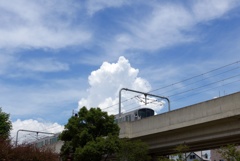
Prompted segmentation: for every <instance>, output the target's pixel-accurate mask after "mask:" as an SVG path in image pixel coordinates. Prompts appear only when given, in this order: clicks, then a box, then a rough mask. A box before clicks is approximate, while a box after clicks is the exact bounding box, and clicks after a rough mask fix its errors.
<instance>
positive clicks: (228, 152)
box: [218, 144, 240, 161]
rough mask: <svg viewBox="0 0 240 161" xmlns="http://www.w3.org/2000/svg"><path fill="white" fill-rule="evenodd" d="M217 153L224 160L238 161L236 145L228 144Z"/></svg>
mask: <svg viewBox="0 0 240 161" xmlns="http://www.w3.org/2000/svg"><path fill="white" fill-rule="evenodd" d="M218 153H220V154H221V156H222V157H223V158H224V159H226V160H229V161H230V160H231V161H240V151H239V150H237V148H236V145H234V144H229V145H227V146H225V147H221V148H220V149H219V150H218Z"/></svg>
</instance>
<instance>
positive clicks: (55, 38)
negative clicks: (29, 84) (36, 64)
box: [0, 0, 91, 49]
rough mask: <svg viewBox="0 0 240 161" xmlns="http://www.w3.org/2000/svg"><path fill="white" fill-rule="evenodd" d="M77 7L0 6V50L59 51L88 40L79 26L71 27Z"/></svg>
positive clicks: (26, 1)
mask: <svg viewBox="0 0 240 161" xmlns="http://www.w3.org/2000/svg"><path fill="white" fill-rule="evenodd" d="M79 10H80V6H79V4H78V3H77V4H75V3H73V2H70V1H63V0H60V1H58V0H51V1H48V0H39V1H31V0H20V1H19V0H13V1H11V2H10V1H1V2H0V15H1V16H0V24H1V25H0V35H1V37H0V46H1V48H17V47H20V48H31V47H34V48H54V49H56V48H62V47H66V46H71V45H79V44H82V43H84V42H86V41H88V40H89V39H90V38H91V33H90V32H89V31H87V30H86V29H84V26H83V25H81V24H75V25H73V22H74V21H75V17H76V15H77V14H76V12H77V11H79Z"/></svg>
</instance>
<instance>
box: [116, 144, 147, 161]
mask: <svg viewBox="0 0 240 161" xmlns="http://www.w3.org/2000/svg"><path fill="white" fill-rule="evenodd" d="M117 159H118V161H135V160H138V161H148V160H150V159H151V158H150V156H148V147H147V145H146V144H145V143H143V142H141V141H139V140H137V141H130V140H127V139H124V140H122V141H121V142H120V149H119V152H118V153H117Z"/></svg>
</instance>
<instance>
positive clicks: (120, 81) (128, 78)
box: [79, 57, 162, 114]
mask: <svg viewBox="0 0 240 161" xmlns="http://www.w3.org/2000/svg"><path fill="white" fill-rule="evenodd" d="M138 73H139V70H138V69H135V68H133V67H131V65H130V63H129V62H128V60H127V59H126V58H124V57H119V60H118V62H117V63H112V64H110V63H108V62H104V63H103V64H102V66H101V67H100V68H99V69H98V70H96V71H93V72H92V73H91V75H90V76H89V77H88V80H89V84H90V88H88V90H87V97H86V98H82V99H81V100H80V101H79V108H81V107H82V106H87V107H88V108H90V107H100V108H102V109H103V110H105V111H108V112H109V113H111V114H116V113H117V111H118V100H119V90H120V89H121V88H129V89H133V90H137V91H142V92H148V91H149V90H150V89H151V86H150V84H149V83H148V81H147V80H145V79H143V78H140V77H138ZM135 95H138V94H137V93H131V92H126V91H123V92H122V100H124V99H128V98H131V97H133V96H135ZM129 103H132V104H133V105H132V106H128V105H129ZM139 104H140V103H139V102H138V101H137V100H130V101H129V102H128V105H127V104H125V105H126V106H125V107H126V108H125V109H124V104H123V110H122V111H127V110H129V109H131V108H133V107H136V105H139ZM113 105H115V106H113ZM109 106H113V107H109ZM107 107H109V108H107ZM160 108H162V107H160ZM158 110H159V107H158Z"/></svg>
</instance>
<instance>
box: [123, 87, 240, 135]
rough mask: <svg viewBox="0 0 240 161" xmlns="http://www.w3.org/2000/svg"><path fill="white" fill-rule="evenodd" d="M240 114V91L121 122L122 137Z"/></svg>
mask: <svg viewBox="0 0 240 161" xmlns="http://www.w3.org/2000/svg"><path fill="white" fill-rule="evenodd" d="M238 115H240V92H238V93H234V94H231V95H227V96H224V97H220V98H216V99H213V100H209V101H206V102H202V103H198V104H195V105H191V106H188V107H185V108H181V109H177V110H174V111H170V112H168V113H163V114H159V115H156V116H153V117H149V118H145V119H142V120H138V121H134V122H128V123H121V124H119V127H120V128H121V130H120V137H128V138H135V137H140V136H145V135H149V134H154V133H160V132H164V131H168V130H174V129H178V128H184V127H187V126H192V125H197V124H201V123H206V122H209V121H215V120H219V119H223V118H227V117H232V116H238Z"/></svg>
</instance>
